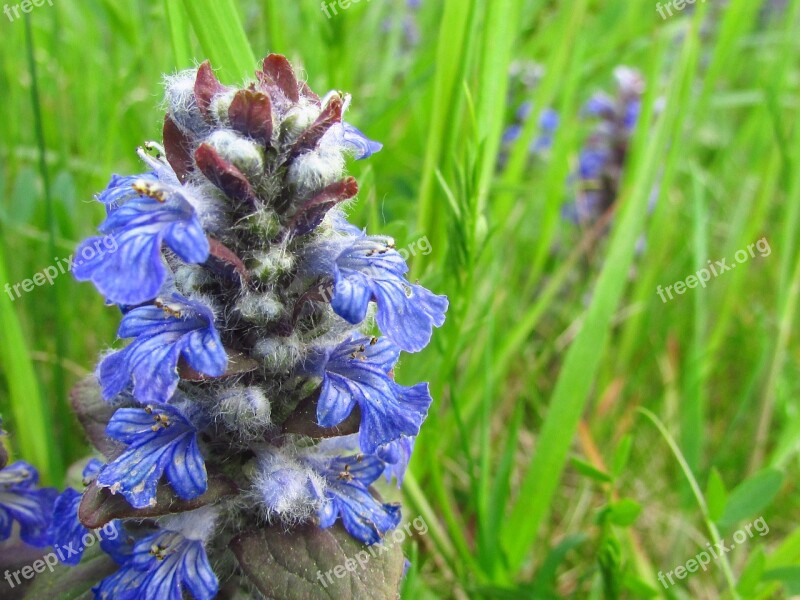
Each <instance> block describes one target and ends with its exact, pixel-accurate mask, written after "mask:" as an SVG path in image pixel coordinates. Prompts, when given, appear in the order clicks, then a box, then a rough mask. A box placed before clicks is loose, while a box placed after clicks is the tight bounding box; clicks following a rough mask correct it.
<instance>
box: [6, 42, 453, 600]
mask: <svg viewBox="0 0 800 600" xmlns="http://www.w3.org/2000/svg"><path fill="white" fill-rule="evenodd" d="M166 88H167V89H166V107H167V114H166V117H165V121H164V129H163V144H157V143H148V144H146V145H145V146H144V147H143V148H140V149H139V156H140V157H141V160H142V161H143V163H144V165H145V172H143V173H141V174H139V175H134V176H114V177H113V178H112V179H111V181H110V183H109V185H108V187H107V189H106V190H105V191H103V192H102V193H101V194H100V195H99V197H98V200H99V201H100V202H101V203H102V204H103V205H104V207H105V210H106V217H105V220H104V221H103V223H102V224H101V225H100V227H99V230H100V233H101V234H102V235H103V236H113V238H114V239H115V240H116V241H117V243H118V246H119V250H118V251H117V252H115V253H113V254H105V255H98V256H97V257H96V258H95V259H94V260H91V261H87V262H85V263H83V264H81V265H80V266H78V267H76V268H75V270H74V274H75V276H76V277H77V278H78V279H79V280H81V281H91V282H92V283H94V285H95V286H96V287H97V289H98V290H99V291H100V293H101V294H102V295H103V296H104V298H105V300H106V302H107V303H109V304H114V305H117V306H118V307H119V310H120V311H121V312H122V321H121V324H120V327H119V332H118V336H119V338H121V339H124V340H127V342H125V343H124V345H123V346H122V347H121V348H120V349H116V350H113V351H110V352H108V353H107V354H106V355H105V356H104V357H102V359H101V361H100V363H99V365H98V367H97V371H96V378H97V381H98V383H99V390H100V395H101V396H102V399H103V401H104V405H105V406H106V408H107V409H108V410H110V411H113V414H112V415H111V416H110V418H108V419H107V427H106V429H105V439H104V440H100V441H98V440H94V441H95V443H96V445H97V447H98V449H100V450H102V451H103V452H104V454H105V456H106V462H107V464H102V465H101V464H95V463H92V465H91V468H90V472H89V473H87V477H88V478H90V479H91V483H90V485H89V487H88V488H87V491H86V492H85V493H84V495H83V498H82V499H81V497H80V495H79V494H77V492H75V491H74V490H73V491H72V493H69V494H67V493H66V492H65V495H62V497H60V498H59V500H58V501H57V503H56V511H57V512H58V513H59V514H60V515H61V517H60V526H59V527H56V528H55V535H56V537H57V538H58V540H59V541H61V540H68V539H70V538H71V537H74V536H76V535H80V534H81V533H82V532H83V531H84V530H83V529H81V528H83V527H88V528H92V527H98V526H99V524H100V523H101V522H102V521H108V520H109V519H110V518H111V516H109V515H105V516H98V515H100V513H102V511H101V510H99V509H97V507H98V506H101V507H102V506H105V505H110V504H112V503H119V502H121V501H123V500H124V503H125V506H126V508H125V509H124V510H122V509H119V506H117V504H114V506H116V508H115V511H116V512H114V511H110V510H109V511H108V512H113V515H112V516H114V515H116V516H117V517H119V516H124V519H123V521H122V522H121V526H123V527H125V531H126V532H127V533H126V536H125V537H126V538H127V540H128V545H127V547H126V548H125V549H120V548H111V549H107V552H109V553H110V554H111V555H112V557H113V558H114V559H115V560H116V562H117V563H118V564H119V568H118V570H117V571H116V573H115V574H113V575H111V576H110V577H108V578H106V579H105V580H103V581H102V582H101V583H100V584H99V585H98V586H97V587H96V588H95V593H96V595H97V597H98V598H141V597H147V598H150V597H153V598H155V597H165V598H179V597H181V594H184V593H189V594H191V595H192V596H193V597H195V598H198V599H205V598H211V597H213V596H214V595H215V594H216V593H217V591H218V589H219V583H218V581H219V579H221V578H223V577H224V578H225V580H226V581H234V582H236V581H238V580H237V577H241V571H240V570H239V568H238V567H237V566H236V563H235V561H233V560H231V558H230V557H227V556H226V555H227V554H229V550H228V546H229V542H230V541H231V539H232V538H233V537H234V536H236V535H238V534H240V533H241V532H242V531H244V530H246V529H252V528H254V527H276V526H278V527H284V528H288V527H293V526H297V525H299V524H302V523H308V522H315V523H317V524H318V525H319V527H321V528H329V527H331V526H332V525H333V524H334V523H335V522H337V521H340V522H341V523H342V525H343V527H344V528H345V529H346V530H347V532H349V533H350V535H352V536H353V537H354V538H356V539H357V540H359V541H361V542H363V543H366V544H372V543H376V542H378V541H380V540H381V539H382V537H383V536H384V535H385V534H386V532H387V531H389V530H391V529H392V528H394V527H396V526H397V525H398V523H399V521H400V512H399V507H398V505H396V504H393V503H385V502H383V501H382V500H381V499H380V498H379V497H378V496H377V495H376V494H377V493H376V492H375V491H374V490H373V489H372V488H371V486H372V484H373V483H374V482H375V481H376V480H378V479H379V478H380V477H381V475H386V477H387V478H392V477H393V478H395V479H396V480H397V482H398V485H399V483H400V482H401V481H402V478H403V474H404V472H405V469H406V467H407V465H408V461H409V459H410V456H411V451H412V449H413V445H414V440H415V438H416V436H417V435H418V433H419V431H420V427H421V425H422V423H423V421H424V420H425V417H426V415H427V412H428V408H429V406H430V404H431V396H430V394H429V391H428V386H427V384H418V385H413V386H410V387H409V386H403V385H400V384H398V383H396V382H395V380H394V368H395V365H396V364H397V362H398V360H399V357H400V352H401V351H405V352H418V351H419V350H421V349H423V348H424V347H425V346H426V345H427V344H428V342H429V341H430V339H431V335H432V331H433V328H434V327H438V326H441V325H442V324H443V322H444V316H445V311H446V310H447V305H448V302H447V299H446V298H445V297H444V296H437V295H435V294H433V293H432V292H430V291H428V290H427V289H425V288H424V287H422V286H420V285H417V284H412V283H410V282H408V281H407V280H406V278H405V274H406V272H407V270H408V267H407V266H406V264H405V261H404V260H403V258H402V256H401V255H400V254H399V253H398V252H397V250H396V249H395V245H394V242H393V240H392V239H390V238H387V237H383V236H373V235H367V233H366V232H364V231H362V230H360V229H358V228H357V227H355V226H353V225H351V224H350V223H348V222H347V220H346V218H345V215H344V213H343V212H342V210H341V205H342V204H343V203H344V202H346V201H348V200H350V199H352V198H353V197H355V196H356V194H357V192H358V185H357V184H356V181H355V180H354V179H353V178H352V177H347V176H345V174H344V170H345V163H346V158H347V157H348V156H351V157H353V158H355V159H358V160H360V159H365V158H368V157H369V156H370V155H372V154H373V153H375V152H377V151H379V150H380V149H381V145H380V144H378V143H376V142H374V141H371V140H369V139H368V138H367V137H365V136H364V134H362V133H361V132H360V131H359V130H358V129H356V128H355V127H354V126H352V125H351V124H349V123H347V122H345V121H344V120H343V115H344V112H345V110H346V109H347V107H348V104H349V102H350V98H349V96H347V95H345V94H343V93H341V92H331V93H329V94H328V95H326V96H325V97H323V98H320V97H319V96H317V95H316V94H314V93H313V92H312V91H311V90H310V89H309V87H308V86H307V85H306V84H305V83H304V82H303V81H301V80H299V79H298V78H297V76H296V74H295V72H294V70H293V69H292V67H291V66H290V64H289V63H288V61H287V60H286V59H285V58H284V57H282V56H279V55H270V56H268V57H267V58H266V59H265V60H264V62H263V66H262V67H261V69H260V70H258V71H257V72H256V79H255V81H253V82H252V83H249V84H248V85H247V86H246V87H244V88H234V87H228V86H225V85H223V84H222V83H221V82H220V81H219V80H218V79H217V78H216V77H215V75H214V73H213V71H212V69H211V67H210V66H209V64H208V63H204V64H203V65H201V66H200V67H199V68H198V69H196V70H192V71H186V72H182V73H179V74H178V75H175V76H173V77H169V78H167V81H166ZM92 243H94V238H92V239H89V240H87V241H86V242H84V244H89V245H91V244H92ZM373 328H377V331H374V332H373V331H372V330H373ZM378 332H379V333H378ZM373 333H374V335H373ZM90 437H91V435H90ZM0 485H2V482H0ZM220 490H222V491H220ZM103 503H105V504H103ZM95 509H97V510H95ZM103 514H105V513H103ZM79 517H80V522H79V521H78V518H79ZM81 523H82V524H81ZM104 549H105V548H104ZM211 565H214V569H212V567H211ZM215 570H216V571H217V572H216V573H215ZM241 587H242V588H246V587H247V584H246V583H242V584H241Z"/></svg>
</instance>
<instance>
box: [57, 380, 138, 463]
mask: <svg viewBox="0 0 800 600" xmlns="http://www.w3.org/2000/svg"><path fill="white" fill-rule="evenodd" d="M70 401H71V403H72V409H73V410H74V411H75V414H76V415H77V417H78V421H79V422H80V424H81V426H82V427H83V431H84V433H85V434H86V438H87V439H88V440H89V442H90V443H91V444H92V446H94V447H95V448H96V449H97V450H99V451H100V452H102V453H103V456H105V457H106V458H108V459H113V458H115V457H117V456H119V455H120V454H121V453H122V452H123V450H125V446H124V444H119V443H117V442H115V441H114V440H112V439H111V438H110V437H108V436H107V435H106V426H107V425H108V422H109V421H110V420H111V417H112V416H114V412H115V410H116V408H115V407H113V406H110V405H109V404H108V403H107V402H106V401H105V400H103V396H102V394H101V392H100V384H98V383H97V379H96V377H95V376H94V375H90V376H89V377H87V378H86V379H84V380H83V381H80V382H79V383H77V384H76V385H75V387H73V388H72V391H71V392H70Z"/></svg>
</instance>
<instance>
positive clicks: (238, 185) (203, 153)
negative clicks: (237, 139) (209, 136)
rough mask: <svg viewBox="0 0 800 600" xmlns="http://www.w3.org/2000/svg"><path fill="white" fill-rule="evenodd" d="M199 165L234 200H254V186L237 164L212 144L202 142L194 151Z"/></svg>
mask: <svg viewBox="0 0 800 600" xmlns="http://www.w3.org/2000/svg"><path fill="white" fill-rule="evenodd" d="M194 159H195V161H196V162H197V167H198V168H199V169H200V170H201V171H202V172H203V175H205V176H206V177H207V178H208V179H209V181H211V183H213V184H214V185H216V186H217V187H218V188H219V189H221V190H222V191H223V192H225V193H226V194H227V195H228V196H229V197H231V198H233V199H234V200H241V201H242V202H252V201H253V188H252V187H251V186H250V182H249V181H248V180H247V177H246V176H245V175H244V173H242V172H241V171H240V170H239V169H238V168H237V167H236V166H235V165H233V164H232V163H230V162H228V161H227V160H225V159H224V158H222V157H221V156H220V155H219V153H218V152H217V151H216V150H214V148H213V146H211V145H210V144H200V147H199V148H198V149H197V150H196V151H195V153H194Z"/></svg>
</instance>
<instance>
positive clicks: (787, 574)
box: [764, 567, 800, 596]
mask: <svg viewBox="0 0 800 600" xmlns="http://www.w3.org/2000/svg"><path fill="white" fill-rule="evenodd" d="M764 579H772V580H777V581H780V582H781V583H783V585H785V586H786V591H787V593H788V594H789V595H790V596H795V595H797V594H800V567H781V568H779V569H770V570H769V571H767V572H766V573H764Z"/></svg>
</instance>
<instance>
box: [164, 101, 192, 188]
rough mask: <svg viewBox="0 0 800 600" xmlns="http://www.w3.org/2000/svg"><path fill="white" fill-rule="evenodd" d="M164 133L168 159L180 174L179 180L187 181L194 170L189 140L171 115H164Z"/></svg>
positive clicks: (176, 172) (177, 173) (174, 169)
mask: <svg viewBox="0 0 800 600" xmlns="http://www.w3.org/2000/svg"><path fill="white" fill-rule="evenodd" d="M162 135H163V138H164V151H165V152H166V153H167V161H168V162H169V164H170V166H171V167H172V169H173V171H175V174H176V175H177V176H178V180H179V181H180V182H181V183H186V180H187V179H188V177H189V174H190V173H191V172H192V171H193V170H194V161H192V153H191V150H190V143H189V140H188V138H187V137H186V136H185V135H184V133H183V131H181V129H180V127H178V126H177V125H176V124H175V121H173V120H172V117H170V116H169V115H166V116H165V117H164V129H163V134H162Z"/></svg>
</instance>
